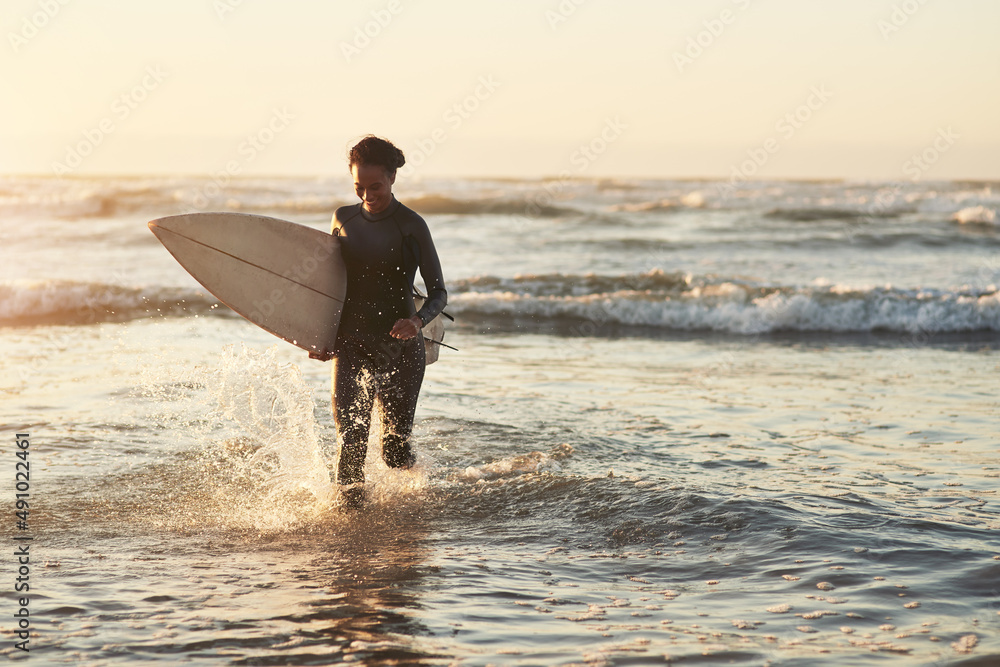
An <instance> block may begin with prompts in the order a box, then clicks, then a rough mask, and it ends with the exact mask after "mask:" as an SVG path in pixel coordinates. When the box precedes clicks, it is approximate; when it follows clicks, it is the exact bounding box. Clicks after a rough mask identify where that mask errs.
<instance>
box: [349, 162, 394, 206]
mask: <svg viewBox="0 0 1000 667" xmlns="http://www.w3.org/2000/svg"><path fill="white" fill-rule="evenodd" d="M351 174H352V175H353V176H354V192H355V193H356V194H357V195H358V197H360V198H361V202H362V205H363V206H364V207H365V210H366V211H368V212H369V213H381V212H382V211H384V210H385V209H387V208H389V204H390V202H392V184H393V183H395V182H396V174H393V175H392V176H389V174H388V172H386V170H385V167H380V166H378V165H369V164H352V165H351Z"/></svg>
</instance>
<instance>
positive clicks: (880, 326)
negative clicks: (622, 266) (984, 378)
mask: <svg viewBox="0 0 1000 667" xmlns="http://www.w3.org/2000/svg"><path fill="white" fill-rule="evenodd" d="M449 307H450V308H451V310H453V311H454V312H455V313H457V314H459V315H461V314H463V313H482V314H486V315H509V316H520V317H531V318H535V319H544V318H551V319H565V318H571V319H574V320H584V321H587V322H590V323H592V324H593V326H590V327H581V326H577V327H576V328H577V329H579V330H581V331H583V330H585V329H586V330H595V331H599V330H600V328H601V327H602V326H603V325H605V324H608V323H615V324H625V325H633V326H650V327H657V328H662V329H669V330H682V331H694V330H711V331H722V332H728V333H736V334H761V333H768V332H774V331H810V332H837V333H849V332H871V331H879V330H884V331H895V332H903V333H945V332H968V331H982V330H988V331H1000V294H998V293H997V291H996V290H992V291H985V292H983V293H975V292H945V291H929V290H928V291H912V290H896V289H892V288H883V287H873V288H866V289H850V288H844V287H841V286H832V287H829V288H826V287H804V288H755V287H750V286H746V285H739V284H735V283H723V284H719V285H712V286H702V287H695V288H692V289H690V290H688V291H685V292H683V293H681V294H675V293H666V294H664V293H659V294H657V293H654V292H649V291H647V292H641V293H640V292H632V291H620V292H612V293H603V294H591V295H586V296H534V295H531V294H523V293H514V292H491V293H465V294H456V295H454V297H453V298H452V299H451V300H450V303H449Z"/></svg>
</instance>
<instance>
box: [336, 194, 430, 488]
mask: <svg viewBox="0 0 1000 667" xmlns="http://www.w3.org/2000/svg"><path fill="white" fill-rule="evenodd" d="M332 233H333V234H336V235H339V236H340V240H341V244H340V245H341V250H342V253H343V257H344V263H345V264H346V265H347V300H346V301H345V303H344V311H343V314H342V316H341V320H340V328H339V329H338V332H337V344H336V346H335V349H334V354H335V355H336V360H335V362H334V369H333V406H334V420H335V422H336V425H337V440H338V443H339V445H340V465H339V469H338V473H337V481H339V482H340V483H341V484H353V483H355V482H362V481H364V463H365V455H366V453H367V449H368V432H369V430H370V427H371V418H372V412H373V409H374V408H375V407H378V408H379V409H380V412H381V420H382V433H381V440H382V457H383V458H384V459H385V462H386V464H388V465H389V466H390V467H394V468H398V467H406V466H409V465H411V464H412V462H413V455H412V453H411V450H410V432H411V431H412V428H413V414H414V412H415V410H416V407H417V395H418V394H419V393H420V384H421V382H423V379H424V366H425V359H424V341H423V336H422V335H418V336H416V337H415V338H411V339H410V340H405V341H404V340H398V339H396V338H393V337H392V336H390V335H389V332H390V331H391V330H392V327H393V325H394V324H395V323H396V321H397V320H399V319H405V318H408V317H412V316H413V315H414V314H416V315H417V316H419V317H420V320H421V321H422V322H423V323H424V324H427V322H429V321H430V320H432V319H434V317H436V316H437V315H438V314H439V313H440V312H441V311H442V310H443V309H444V307H445V304H446V303H447V300H448V293H447V291H446V290H445V287H444V278H443V277H442V275H441V263H440V261H439V260H438V256H437V251H436V250H435V249H434V243H433V242H432V241H431V235H430V232H429V231H428V229H427V223H425V222H424V220H423V218H421V217H420V216H419V215H417V214H416V213H414V212H413V211H412V210H410V209H408V208H407V207H405V206H403V205H402V204H400V203H399V202H398V201H397V200H396V199H395V198H393V200H392V201H391V202H390V204H389V207H388V208H387V209H386V210H385V211H383V212H381V213H377V214H372V213H369V212H368V211H365V210H364V209H363V208H362V206H361V204H355V205H354V206H344V207H341V208H339V209H337V211H336V213H334V214H333V229H332ZM418 268H419V269H420V276H421V277H422V278H423V280H424V284H425V286H426V287H427V300H426V301H425V302H424V304H423V306H422V307H421V308H420V312H415V309H414V306H413V279H414V276H415V274H416V270H417V269H418Z"/></svg>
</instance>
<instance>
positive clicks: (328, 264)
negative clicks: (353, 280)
mask: <svg viewBox="0 0 1000 667" xmlns="http://www.w3.org/2000/svg"><path fill="white" fill-rule="evenodd" d="M149 229H150V231H152V232H153V234H155V235H156V238H157V239H159V241H160V243H162V244H163V245H164V247H166V249H167V250H169V251H170V254H171V255H173V256H174V259H176V260H177V261H178V262H179V263H180V265H181V266H182V267H184V269H186V270H187V272H188V273H190V274H191V275H192V276H193V277H194V279H195V280H197V281H198V282H199V283H201V284H202V285H203V286H204V287H205V289H207V290H208V291H209V292H211V293H212V294H213V295H215V297H216V298H217V299H219V301H221V302H222V303H224V304H226V305H227V306H229V307H230V308H232V309H233V310H234V311H236V312H237V313H239V314H240V315H242V316H243V317H245V318H246V319H248V320H250V321H251V322H253V323H254V324H256V325H257V326H259V327H260V328H262V329H264V330H265V331H268V332H270V333H272V334H274V335H275V336H278V337H279V338H281V339H283V340H286V341H288V342H289V343H291V344H292V345H296V346H298V347H301V348H302V349H303V350H308V351H309V352H318V353H329V352H331V351H332V350H333V346H334V343H335V342H336V340H337V328H338V327H339V326H340V315H341V311H342V310H343V306H344V298H345V296H346V292H347V269H346V267H345V266H344V260H343V258H342V257H341V254H340V239H339V238H338V237H336V236H333V235H332V234H328V233H327V232H323V231H320V230H318V229H313V228H312V227H306V226H305V225H300V224H296V223H294V222H289V221H287V220H279V219H278V218H270V217H267V216H263V215H253V214H248V213H188V214H185V215H173V216H168V217H165V218H158V219H156V220H153V221H151V222H150V223H149Z"/></svg>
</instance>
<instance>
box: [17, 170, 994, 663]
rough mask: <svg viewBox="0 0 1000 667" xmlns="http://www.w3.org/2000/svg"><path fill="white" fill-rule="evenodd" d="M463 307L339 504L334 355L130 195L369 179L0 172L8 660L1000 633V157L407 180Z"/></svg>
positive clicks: (615, 657) (812, 649)
mask: <svg viewBox="0 0 1000 667" xmlns="http://www.w3.org/2000/svg"><path fill="white" fill-rule="evenodd" d="M395 191H396V195H397V197H398V198H399V199H400V201H402V202H403V203H405V204H407V205H408V206H410V207H411V208H413V209H414V210H416V211H417V212H419V213H421V214H422V215H423V216H424V217H425V219H426V220H427V222H428V225H429V226H430V229H431V233H432V235H433V237H434V239H435V242H436V245H437V248H438V252H439V254H440V256H441V259H442V264H443V267H444V272H445V278H446V281H447V284H448V288H449V296H450V298H449V306H448V309H447V310H448V312H450V313H451V314H452V315H454V316H455V319H456V321H455V323H454V324H453V325H450V327H449V330H448V333H447V338H446V342H448V343H449V344H451V345H453V346H454V347H456V348H458V351H452V350H448V349H445V350H443V351H442V353H441V358H440V360H439V361H438V362H437V363H436V364H434V365H433V366H430V367H429V368H428V371H427V377H426V380H425V382H424V386H423V391H422V394H421V399H420V404H419V407H418V410H417V418H416V424H415V435H414V446H415V450H416V452H417V456H418V462H417V466H416V468H414V469H413V470H410V471H405V472H400V471H395V470H389V469H387V468H385V466H384V465H383V464H382V463H381V462H380V461H379V460H377V459H378V456H376V454H375V451H376V448H375V446H374V443H372V446H371V447H370V449H369V453H370V456H369V459H368V462H367V473H366V474H367V476H368V478H369V480H370V483H369V487H370V490H371V500H370V502H369V503H368V505H367V506H366V507H365V508H364V509H363V510H362V511H359V512H351V511H344V510H342V509H339V508H338V507H337V506H336V505H335V503H334V500H335V485H334V484H333V482H332V478H331V473H332V471H333V470H334V469H335V467H334V466H335V457H336V434H335V431H334V426H333V420H332V418H331V413H330V365H329V364H328V363H323V362H319V361H315V360H310V359H308V357H307V355H306V353H305V352H303V351H301V350H299V349H298V348H295V347H293V346H291V345H289V344H287V343H284V342H282V341H280V340H278V339H276V338H274V337H272V336H270V335H269V334H267V333H266V332H264V331H262V330H260V329H258V328H256V327H254V326H253V325H252V324H250V323H248V322H247V321H245V320H243V319H242V318H240V317H239V316H237V315H235V314H234V313H232V311H230V310H229V309H228V308H226V307H225V306H223V305H220V304H219V303H218V302H217V301H216V300H215V299H214V297H212V296H211V295H210V294H208V293H206V292H205V290H204V289H202V288H201V287H200V286H199V285H198V284H197V283H196V282H195V281H194V280H193V279H192V278H190V276H188V274H187V273H186V272H185V271H184V270H183V269H182V268H181V267H180V266H179V265H178V264H177V263H176V262H175V261H174V260H173V258H172V257H171V256H170V255H169V253H168V252H167V251H166V250H165V249H164V248H163V247H162V246H161V245H160V244H159V243H158V242H157V240H156V239H155V237H154V236H153V235H152V234H151V233H150V232H149V230H148V229H147V227H146V222H148V221H149V220H151V219H153V218H157V217H162V216H165V215H171V214H175V213H184V212H192V211H210V210H217V211H242V212H253V213H261V214H266V215H273V216H275V217H280V218H285V219H288V220H293V221H295V222H299V223H302V224H305V225H309V226H313V227H316V228H318V229H324V230H325V229H328V226H329V219H330V216H331V214H332V211H333V210H334V209H335V208H336V207H337V206H339V205H342V204H348V203H354V198H353V196H352V195H353V190H352V187H351V184H350V183H349V181H348V179H347V178H346V176H345V178H325V179H321V178H264V177H261V178H240V179H234V180H231V181H228V180H227V182H220V181H219V180H218V179H215V180H213V179H211V178H197V177H148V178H139V177H134V178H131V177H130V178H125V177H121V178H111V177H107V178H97V177H74V178H65V179H56V178H45V177H29V176H23V177H22V176H5V177H0V247H2V248H3V258H4V261H3V262H2V264H0V351H2V357H0V358H2V362H0V363H2V368H3V373H2V375H0V392H2V396H3V401H2V403H0V406H2V407H0V430H2V431H3V433H2V437H3V439H4V443H5V445H4V447H3V448H2V450H0V451H2V452H3V454H4V456H5V457H6V459H7V463H6V464H5V470H6V471H7V472H6V473H5V474H4V478H5V481H3V482H0V487H2V489H3V498H4V503H5V505H6V507H7V508H8V511H7V519H6V526H5V534H6V537H5V538H4V539H5V544H6V546H5V548H4V553H6V554H7V555H6V556H4V557H3V558H2V559H0V562H2V565H0V572H2V578H3V584H2V586H0V590H2V593H0V598H2V601H0V605H2V609H0V616H2V617H3V618H4V619H5V620H4V621H3V622H2V623H0V638H2V645H0V653H3V654H4V655H6V656H7V657H8V658H10V659H14V660H22V661H24V662H26V663H30V662H34V664H40V665H41V664H44V665H58V664H80V665H92V666H95V667H97V666H103V665H118V664H136V665H147V664H164V665H177V664H183V665H328V664H339V663H342V662H343V663H353V664H364V665H593V666H599V665H616V666H618V665H801V666H809V667H813V666H827V665H934V666H938V667H943V666H958V665H961V666H963V667H971V666H983V667H985V666H986V665H996V664H1000V533H998V529H1000V502H998V496H997V493H998V490H1000V460H998V456H997V452H998V444H1000V443H998V434H1000V430H998V427H997V421H998V415H1000V410H998V407H1000V398H998V389H1000V383H998V371H1000V292H998V287H997V285H998V284H1000V220H998V219H997V211H998V210H1000V183H990V182H929V181H927V182H925V181H906V182H900V183H889V182H865V181H857V182H854V181H748V182H740V183H731V182H728V181H712V180H683V181H679V180H662V179H637V178H630V179H580V180H576V179H550V180H518V179H436V180H435V179H424V180H418V179H400V180H399V181H397V183H396V187H395Z"/></svg>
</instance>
